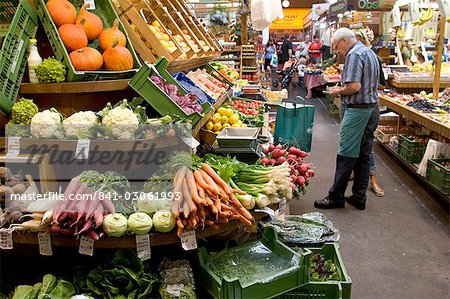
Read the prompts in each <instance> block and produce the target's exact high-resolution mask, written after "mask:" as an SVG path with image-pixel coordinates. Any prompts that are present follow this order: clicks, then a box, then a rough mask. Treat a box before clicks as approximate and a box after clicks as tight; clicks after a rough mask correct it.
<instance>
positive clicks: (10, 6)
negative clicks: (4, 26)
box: [0, 0, 19, 23]
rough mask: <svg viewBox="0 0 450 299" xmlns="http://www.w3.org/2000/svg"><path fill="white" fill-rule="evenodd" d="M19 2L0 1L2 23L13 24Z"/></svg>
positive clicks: (10, 0)
mask: <svg viewBox="0 0 450 299" xmlns="http://www.w3.org/2000/svg"><path fill="white" fill-rule="evenodd" d="M18 5H19V0H2V1H0V22H2V23H3V22H6V23H11V22H12V20H13V18H14V14H15V13H16V8H17V6H18Z"/></svg>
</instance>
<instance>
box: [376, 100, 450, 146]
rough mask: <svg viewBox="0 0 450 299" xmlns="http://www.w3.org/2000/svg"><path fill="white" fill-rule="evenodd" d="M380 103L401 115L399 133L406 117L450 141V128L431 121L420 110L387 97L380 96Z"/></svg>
mask: <svg viewBox="0 0 450 299" xmlns="http://www.w3.org/2000/svg"><path fill="white" fill-rule="evenodd" d="M379 102H380V105H383V106H386V107H388V108H389V109H391V110H393V111H395V112H397V113H398V114H399V118H398V119H399V123H398V127H397V133H399V132H400V130H401V126H402V124H401V119H402V116H405V117H406V118H407V119H410V120H412V121H414V122H416V123H418V124H419V125H422V126H424V127H425V128H427V129H429V130H430V131H432V132H434V133H436V134H438V135H439V136H442V137H444V138H446V139H450V126H447V125H444V124H442V123H440V122H438V121H436V120H433V119H431V118H430V117H429V116H428V115H427V114H426V113H421V112H419V111H418V110H416V109H414V108H412V107H409V106H407V105H405V104H402V103H399V102H398V101H396V100H394V99H393V98H391V97H388V96H386V95H380V96H379Z"/></svg>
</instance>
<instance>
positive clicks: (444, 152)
mask: <svg viewBox="0 0 450 299" xmlns="http://www.w3.org/2000/svg"><path fill="white" fill-rule="evenodd" d="M439 158H450V144H448V143H443V142H439V141H436V140H433V139H430V140H428V144H427V149H426V150H425V153H424V155H423V158H422V161H421V162H420V165H419V168H418V169H417V173H418V174H420V175H421V176H426V174H427V166H428V159H439Z"/></svg>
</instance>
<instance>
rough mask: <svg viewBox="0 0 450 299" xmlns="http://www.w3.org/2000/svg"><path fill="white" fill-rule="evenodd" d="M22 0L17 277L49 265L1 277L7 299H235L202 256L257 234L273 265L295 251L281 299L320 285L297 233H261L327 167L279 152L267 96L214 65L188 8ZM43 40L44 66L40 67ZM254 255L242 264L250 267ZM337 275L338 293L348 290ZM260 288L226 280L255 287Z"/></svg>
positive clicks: (11, 147) (205, 36)
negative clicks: (213, 286)
mask: <svg viewBox="0 0 450 299" xmlns="http://www.w3.org/2000/svg"><path fill="white" fill-rule="evenodd" d="M11 1H12V2H15V1H14V0H11ZM85 2H89V3H88V4H85ZM16 4H17V7H16V10H15V11H14V13H13V14H11V16H10V17H11V20H10V25H9V26H10V30H9V31H8V35H7V36H6V39H5V41H4V42H3V43H2V54H1V55H0V73H1V74H4V73H6V72H8V70H10V68H11V67H12V66H13V65H16V64H17V66H18V67H17V72H16V74H15V76H12V77H8V78H6V79H3V77H1V78H2V79H1V81H0V83H1V87H2V95H1V96H2V97H1V98H0V104H1V108H2V111H3V112H4V115H5V116H6V118H7V122H8V125H7V126H6V130H5V131H6V132H5V133H6V136H5V138H4V141H5V142H4V152H3V153H2V155H1V156H0V162H1V163H2V164H3V165H2V167H1V168H0V170H1V173H0V174H1V187H2V197H1V202H0V203H1V206H2V209H1V225H2V226H1V228H0V244H1V251H0V253H1V255H2V260H3V257H5V258H7V260H8V262H7V263H6V264H5V265H4V266H3V265H2V268H3V267H5V268H4V269H5V271H9V272H11V271H13V270H12V269H16V267H17V265H26V264H27V263H29V262H30V260H34V261H36V263H39V264H40V263H44V262H47V264H46V265H43V266H42V267H40V268H37V269H34V270H32V271H29V273H25V274H20V273H18V274H17V275H16V274H14V275H12V276H11V277H6V276H3V275H2V290H1V293H2V295H3V294H4V295H5V296H6V297H11V298H56V297H58V298H104V297H109V298H154V297H158V296H160V297H162V298H181V297H183V298H195V297H196V296H199V297H207V296H213V297H221V298H229V297H233V295H231V293H229V294H227V293H226V292H219V294H218V293H217V292H216V291H211V290H210V289H209V286H207V285H205V283H206V282H207V281H208V280H202V279H200V277H204V276H203V275H209V279H210V280H211V279H216V280H217V278H218V276H217V275H222V276H226V275H227V274H226V273H225V272H223V273H222V272H221V274H217V273H216V274H205V273H206V272H208V271H206V269H207V268H208V267H209V266H211V264H209V263H207V264H206V265H204V264H203V263H202V262H201V260H203V259H204V257H205V256H203V253H204V251H201V250H200V249H198V248H200V247H202V250H207V251H209V252H213V251H214V252H215V251H217V250H224V251H228V250H231V249H230V248H228V246H229V244H226V243H228V241H229V240H236V241H237V240H239V241H240V242H242V243H246V242H247V241H250V240H252V239H254V238H260V239H261V244H264V246H267V248H269V249H270V250H269V252H268V254H267V256H266V257H267V258H270V257H271V256H278V255H279V254H280V252H279V251H278V250H279V249H280V250H282V252H284V253H283V257H282V258H283V259H284V260H283V263H282V264H280V265H278V267H279V268H280V269H279V270H280V271H279V277H278V276H277V280H279V281H281V282H282V281H283V280H284V281H287V280H289V281H290V282H289V283H288V284H284V283H281V284H280V285H279V286H277V287H276V288H274V289H273V291H272V293H271V294H272V295H271V296H275V295H281V294H284V293H286V292H288V291H290V290H291V289H293V288H296V289H297V291H301V292H309V291H310V288H311V286H309V285H308V283H310V282H309V281H310V280H309V279H308V278H307V276H308V275H307V273H306V272H308V271H307V270H306V265H307V263H309V259H310V257H309V256H310V251H308V250H304V252H301V251H298V248H291V247H288V246H287V245H285V244H284V243H283V242H281V241H279V240H278V238H279V237H278V236H279V235H280V236H281V235H282V233H283V230H276V231H275V230H274V229H273V228H265V229H264V233H263V234H261V233H260V232H261V229H262V226H261V222H262V221H264V222H270V221H271V219H279V220H280V221H284V220H283V218H284V215H285V214H286V213H287V212H288V208H287V207H288V205H289V201H290V200H300V199H301V197H302V195H303V194H305V192H307V186H308V184H310V182H312V180H313V177H314V176H315V172H314V165H313V164H312V163H311V161H308V153H307V152H305V151H303V150H302V149H301V148H299V147H298V146H296V145H295V144H273V143H271V142H270V135H271V134H269V124H268V118H269V117H268V112H269V109H270V107H269V105H267V102H266V101H265V100H267V99H265V100H254V99H250V98H247V97H245V90H246V89H251V90H257V91H260V89H261V86H259V85H255V84H254V85H250V84H249V83H248V82H245V80H242V81H238V79H239V72H237V71H236V70H234V69H233V68H230V67H228V66H226V65H223V64H221V63H220V62H216V61H214V60H215V59H216V58H217V56H218V55H219V54H220V53H221V52H222V48H221V46H220V45H219V44H218V43H217V41H216V40H215V39H214V38H213V37H212V36H211V35H210V33H209V32H208V30H207V29H206V28H205V27H204V26H203V25H202V24H201V23H200V22H199V21H198V20H197V19H196V18H195V16H194V15H193V14H192V12H191V11H190V10H189V9H188V7H187V6H186V4H185V3H184V2H183V1H178V0H177V1H162V0H158V1H144V0H140V1H133V3H132V2H130V1H127V0H113V1H109V0H97V1H66V0H48V1H47V0H35V1H33V0H30V1H27V0H20V1H16ZM22 27H24V28H22ZM19 29H23V30H22V31H20V30H19ZM19 31H20V32H22V33H21V35H20V34H19V35H18V33H17V32H19ZM34 37H36V39H37V49H38V52H39V54H40V55H41V56H42V58H43V59H42V62H41V63H39V65H37V66H36V67H31V66H30V65H29V66H30V67H29V68H28V70H26V66H27V58H28V55H29V39H31V38H34ZM19 40H21V41H23V43H24V44H23V45H21V44H20V42H19ZM9 41H10V42H9ZM19 47H21V48H22V49H23V50H24V51H23V52H20V51H18V48H19ZM33 51H34V49H33ZM13 52H14V53H16V52H17V53H18V56H17V57H16V58H15V59H16V60H15V61H11V60H10V58H11V57H9V56H8V55H7V53H13ZM3 53H6V54H3ZM14 67H15V66H14ZM33 72H35V74H36V78H37V80H38V83H30V80H28V78H27V77H30V75H32V74H33ZM30 78H31V77H30ZM237 90H241V91H242V90H243V91H244V93H239V95H240V97H238V96H237V93H236V91H237ZM6 91H8V92H6ZM263 99H264V97H263ZM2 117H3V116H2ZM321 221H325V220H324V219H321V220H319V221H317V222H312V223H310V226H311V227H315V228H320V227H323V225H325V224H323V223H322V222H321ZM305 232H306V231H305ZM310 234H311V236H312V235H313V234H312V233H310ZM332 234H336V232H333V233H332ZM336 235H338V234H336ZM319 237H320V236H319V235H317V233H315V234H314V238H316V239H317V238H319ZM316 239H315V240H316ZM337 239H338V237H337V238H335V239H333V240H331V241H336V240H337ZM322 243H323V242H322ZM322 243H320V242H319V243H317V242H316V243H313V244H314V245H315V246H318V247H321V246H322ZM261 246H262V245H261ZM238 248H239V246H237V247H233V250H238ZM318 250H320V249H318ZM335 251H337V249H336V250H335ZM68 256H70V257H71V258H69V259H67V257H68ZM288 256H289V257H290V258H289V259H286V258H287V257H288ZM334 258H335V257H333V259H334ZM211 261H212V259H211ZM240 261H242V262H244V261H245V263H243V264H242V265H240V266H239V267H240V269H242V268H243V267H247V266H248V264H247V262H248V261H250V260H249V259H246V258H243V259H241V260H240ZM223 262H226V260H223ZM253 262H254V263H256V264H257V263H258V258H257V259H253ZM334 262H336V261H334ZM14 263H16V265H14ZM269 264H270V263H268V264H267V265H269ZM255 266H256V265H252V266H249V267H255ZM259 266H260V267H261V265H259ZM219 267H222V266H219ZM239 267H238V268H239ZM339 267H340V268H339V271H341V272H345V269H344V268H343V266H339ZM333 269H334V268H333ZM2 271H3V269H2ZM14 271H15V270H14ZM18 272H20V271H18ZM209 273H210V272H209ZM308 273H309V272H308ZM20 275H22V276H20ZM328 278H329V280H331V281H333V285H332V287H328V289H327V291H326V292H330V294H331V292H339V291H340V290H341V280H344V278H345V279H347V282H348V281H349V278H348V277H344V276H340V277H337V276H336V275H334V276H333V275H330V277H328ZM324 279H325V278H324ZM262 280H263V277H261V276H259V275H254V276H253V277H252V279H251V280H249V281H244V282H238V283H237V284H236V285H235V286H232V285H231V284H229V283H228V282H222V283H223V284H226V287H225V285H224V290H225V289H226V290H231V289H233V290H238V289H239V288H242V289H246V292H247V291H248V292H251V290H252V289H256V288H257V286H258V285H264V282H262ZM311 281H312V280H311ZM251 285H252V286H251ZM287 286H289V287H287ZM313 288H320V286H314V287H313ZM324 288H327V287H324ZM340 292H342V291H340ZM249 294H250V293H249ZM347 296H348V297H349V293H347Z"/></svg>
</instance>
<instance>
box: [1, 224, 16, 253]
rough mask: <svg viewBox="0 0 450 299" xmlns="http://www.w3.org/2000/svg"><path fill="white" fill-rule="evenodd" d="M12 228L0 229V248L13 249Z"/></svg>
mask: <svg viewBox="0 0 450 299" xmlns="http://www.w3.org/2000/svg"><path fill="white" fill-rule="evenodd" d="M12 232H13V231H12V229H7V228H2V229H0V248H1V249H13V239H12Z"/></svg>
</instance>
